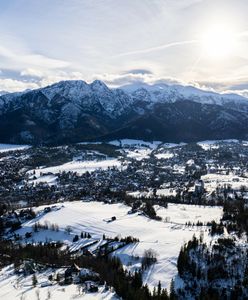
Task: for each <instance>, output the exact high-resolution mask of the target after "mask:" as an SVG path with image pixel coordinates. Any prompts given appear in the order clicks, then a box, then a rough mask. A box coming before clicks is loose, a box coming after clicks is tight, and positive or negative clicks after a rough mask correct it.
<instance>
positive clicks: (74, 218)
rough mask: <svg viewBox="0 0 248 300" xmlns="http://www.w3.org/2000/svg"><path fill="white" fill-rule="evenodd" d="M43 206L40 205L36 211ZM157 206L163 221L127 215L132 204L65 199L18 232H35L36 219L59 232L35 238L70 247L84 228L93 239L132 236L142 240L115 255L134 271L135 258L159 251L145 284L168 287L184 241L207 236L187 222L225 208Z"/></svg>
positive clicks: (212, 216)
mask: <svg viewBox="0 0 248 300" xmlns="http://www.w3.org/2000/svg"><path fill="white" fill-rule="evenodd" d="M43 208H44V207H38V208H36V210H38V211H39V210H41V209H42V210H43ZM156 209H157V211H158V215H161V217H163V219H164V221H161V222H160V221H154V220H151V219H148V218H146V217H144V216H142V215H139V214H138V213H136V214H128V211H129V210H130V207H127V206H125V205H123V204H103V203H100V202H88V203H85V202H78V201H77V202H65V203H63V205H61V204H60V208H59V209H55V210H52V211H51V212H49V213H47V214H40V215H39V216H37V218H36V219H35V220H31V221H28V222H26V223H25V224H24V225H23V228H22V229H20V230H19V231H17V232H18V233H19V234H22V235H24V234H25V232H29V231H32V225H33V224H34V223H35V222H37V221H39V222H40V223H41V224H42V223H44V222H48V223H51V224H52V223H56V224H58V225H59V228H60V230H59V232H55V231H45V230H44V231H41V232H38V233H35V234H34V235H33V236H32V240H34V241H45V240H46V239H47V240H64V241H65V242H66V243H67V244H69V245H71V246H72V245H73V244H72V238H73V236H74V234H80V232H81V231H85V232H89V233H90V234H91V236H92V239H98V240H100V242H101V240H102V236H103V234H105V235H106V236H107V237H116V236H117V235H119V236H122V237H126V236H129V235H131V236H133V237H136V238H138V239H139V240H140V242H139V243H135V244H130V245H127V246H125V247H124V248H121V249H119V250H117V251H116V252H115V255H118V256H119V257H120V259H121V261H122V262H123V264H124V265H125V266H126V267H127V268H129V269H130V270H134V269H135V268H136V267H139V266H140V264H141V261H140V259H137V258H135V257H137V256H138V257H142V255H143V253H144V251H145V250H148V249H150V248H151V249H153V250H154V251H156V253H157V254H158V261H157V263H156V264H155V265H153V266H152V267H151V268H150V269H149V270H148V271H147V272H145V274H144V278H143V279H144V283H148V285H149V286H150V287H151V288H152V287H153V286H156V285H157V284H158V281H159V280H160V281H161V283H162V285H163V286H164V287H168V286H169V284H170V280H171V278H172V277H173V276H175V275H176V273H177V268H176V262H177V257H178V254H179V251H180V247H181V246H182V244H183V243H184V242H186V241H188V240H189V239H191V238H192V236H193V234H194V233H195V234H197V235H198V234H199V233H200V231H201V230H203V231H205V235H206V237H207V228H206V227H202V228H197V227H186V226H184V224H185V222H189V221H190V222H196V221H197V220H201V221H206V222H207V221H212V220H213V219H215V220H218V219H219V218H220V216H221V214H222V209H221V208H219V207H199V206H191V205H176V204H174V205H173V204H170V205H169V207H168V209H164V208H158V207H156ZM113 216H115V217H116V221H113V222H107V220H109V219H110V218H111V217H113ZM168 217H169V219H168ZM68 225H69V226H71V228H72V233H71V234H68V233H65V231H64V229H65V228H66V226H68ZM80 243H85V240H83V239H82V240H80ZM75 246H76V245H75Z"/></svg>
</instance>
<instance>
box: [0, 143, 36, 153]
mask: <svg viewBox="0 0 248 300" xmlns="http://www.w3.org/2000/svg"><path fill="white" fill-rule="evenodd" d="M28 148H30V146H28V145H14V144H0V152H7V151H15V150H24V149H28Z"/></svg>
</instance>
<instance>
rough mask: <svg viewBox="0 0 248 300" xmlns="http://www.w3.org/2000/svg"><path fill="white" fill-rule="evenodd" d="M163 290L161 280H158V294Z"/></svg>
mask: <svg viewBox="0 0 248 300" xmlns="http://www.w3.org/2000/svg"><path fill="white" fill-rule="evenodd" d="M161 290H162V288H161V282H160V280H159V282H158V291H157V295H158V296H160V295H161Z"/></svg>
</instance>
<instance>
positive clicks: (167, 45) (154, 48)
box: [115, 40, 199, 57]
mask: <svg viewBox="0 0 248 300" xmlns="http://www.w3.org/2000/svg"><path fill="white" fill-rule="evenodd" d="M195 43H199V41H198V40H189V41H180V42H172V43H168V44H164V45H160V46H155V47H150V48H146V49H140V50H134V51H129V52H124V53H120V54H117V55H116V56H115V57H121V56H129V55H137V54H146V53H151V52H156V51H161V50H165V49H168V48H172V47H177V46H183V45H189V44H195Z"/></svg>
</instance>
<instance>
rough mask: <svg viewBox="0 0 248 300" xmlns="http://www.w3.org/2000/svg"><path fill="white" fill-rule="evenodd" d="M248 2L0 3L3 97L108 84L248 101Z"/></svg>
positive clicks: (0, 87)
mask: <svg viewBox="0 0 248 300" xmlns="http://www.w3.org/2000/svg"><path fill="white" fill-rule="evenodd" d="M247 12H248V1H247V0H0V91H20V90H25V89H33V88H38V87H41V86H46V85H49V84H51V83H54V82H57V81H60V80H68V79H72V80H74V79H82V80H85V81H87V82H91V81H93V80H95V79H100V80H103V81H104V82H105V83H106V84H108V85H109V86H113V87H117V86H122V85H125V84H128V83H136V82H146V83H149V84H153V83H158V82H164V83H168V84H174V83H179V84H184V85H187V84H189V85H194V86H197V87H200V88H203V89H209V90H215V91H218V92H230V91H231V92H236V93H239V94H242V95H244V96H248V18H247Z"/></svg>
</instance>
